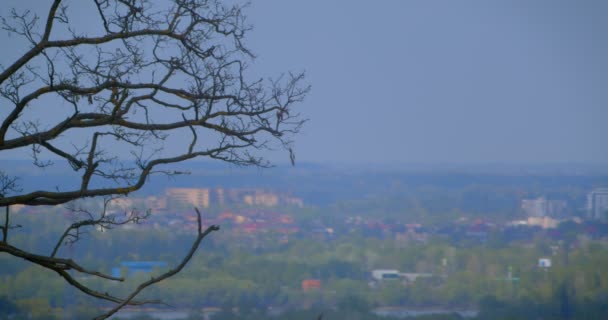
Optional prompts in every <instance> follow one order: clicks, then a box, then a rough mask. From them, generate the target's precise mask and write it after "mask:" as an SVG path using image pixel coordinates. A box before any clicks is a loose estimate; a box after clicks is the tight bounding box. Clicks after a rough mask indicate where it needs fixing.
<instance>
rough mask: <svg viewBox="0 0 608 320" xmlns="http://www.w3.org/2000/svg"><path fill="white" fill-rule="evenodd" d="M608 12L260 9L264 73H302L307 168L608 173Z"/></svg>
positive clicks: (394, 6) (581, 6)
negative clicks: (306, 85)
mask: <svg viewBox="0 0 608 320" xmlns="http://www.w3.org/2000/svg"><path fill="white" fill-rule="evenodd" d="M606 17H608V1H601V0H599V1H559V0H557V1H556V0H549V1H429V0H423V1H397V0H394V1H321V0H318V1H312V0H308V1H289V0H280V1H279V0H275V1H254V2H253V4H252V5H251V8H250V11H249V18H250V22H251V23H252V24H253V25H254V26H255V30H254V32H253V34H252V35H251V37H250V38H249V40H250V41H249V43H250V45H251V47H253V49H254V51H255V52H256V53H257V54H258V56H259V58H258V59H257V60H256V62H257V65H256V68H257V70H260V72H262V73H269V74H275V73H278V72H280V71H281V70H306V71H307V73H308V76H309V77H308V79H309V81H310V83H311V84H312V86H313V90H312V93H311V94H310V96H309V97H308V99H307V100H306V102H305V103H304V105H302V109H303V110H305V111H304V113H305V114H306V116H307V117H308V118H310V123H309V124H308V126H307V127H306V130H305V132H304V133H303V134H302V135H301V136H300V137H299V138H298V140H297V142H298V143H297V151H298V157H299V159H304V160H311V161H348V162H385V161H386V162H397V163H399V162H405V163H407V162H433V163H450V162H458V163H471V162H472V163H479V162H500V163H521V162H534V163H538V162H561V163H563V162H566V163H571V162H594V163H608V33H607V32H606V30H608V19H607V18H606Z"/></svg>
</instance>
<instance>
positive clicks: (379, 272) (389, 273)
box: [372, 269, 400, 281]
mask: <svg viewBox="0 0 608 320" xmlns="http://www.w3.org/2000/svg"><path fill="white" fill-rule="evenodd" d="M399 276H400V275H399V270H392V269H376V270H372V278H373V279H374V280H378V281H382V280H393V279H399Z"/></svg>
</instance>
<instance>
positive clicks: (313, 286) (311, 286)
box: [302, 279, 321, 291]
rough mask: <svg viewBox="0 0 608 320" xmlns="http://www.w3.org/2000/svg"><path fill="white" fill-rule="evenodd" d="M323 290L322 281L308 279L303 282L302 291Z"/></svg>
mask: <svg viewBox="0 0 608 320" xmlns="http://www.w3.org/2000/svg"><path fill="white" fill-rule="evenodd" d="M319 289H321V280H318V279H306V280H303V281H302V290H303V291H311V290H319Z"/></svg>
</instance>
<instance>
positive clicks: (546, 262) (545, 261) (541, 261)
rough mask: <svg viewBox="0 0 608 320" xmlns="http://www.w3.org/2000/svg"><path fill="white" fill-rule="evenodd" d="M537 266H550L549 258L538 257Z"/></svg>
mask: <svg viewBox="0 0 608 320" xmlns="http://www.w3.org/2000/svg"><path fill="white" fill-rule="evenodd" d="M538 266H539V267H541V268H550V267H551V259H549V258H540V259H538Z"/></svg>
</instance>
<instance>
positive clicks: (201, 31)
mask: <svg viewBox="0 0 608 320" xmlns="http://www.w3.org/2000/svg"><path fill="white" fill-rule="evenodd" d="M93 2H94V6H91V8H92V12H90V14H89V15H88V16H90V17H91V28H92V29H90V30H92V31H90V33H88V34H85V33H79V31H78V29H79V26H78V25H74V24H73V23H72V21H73V20H75V19H71V17H73V16H74V15H75V14H81V15H82V14H86V13H82V12H76V11H75V10H72V8H71V7H70V5H69V4H67V3H65V2H62V1H61V0H53V1H52V2H51V4H50V7H49V8H48V10H46V12H45V13H44V14H40V13H38V14H40V16H41V17H39V16H38V15H37V14H36V13H35V12H34V11H27V10H26V11H24V12H17V11H16V10H10V11H7V12H8V14H7V16H6V17H1V19H0V27H2V28H3V29H4V30H6V31H8V32H10V33H12V34H13V35H14V36H16V37H19V38H21V39H23V40H25V43H26V44H27V47H24V48H23V54H22V55H21V56H20V57H18V58H17V59H15V60H14V61H0V104H1V105H2V106H3V108H2V111H1V112H0V152H2V151H9V150H16V151H18V152H19V151H27V152H29V153H30V154H31V157H32V165H33V167H34V168H35V167H36V166H37V167H51V166H55V165H58V164H69V166H70V167H71V168H72V169H73V172H72V173H73V175H74V176H75V177H77V178H78V182H77V183H73V184H68V183H66V184H64V185H61V190H60V189H59V188H55V189H50V190H47V189H34V190H26V191H23V190H21V189H20V188H19V186H18V184H17V182H18V180H17V178H16V177H12V176H9V174H8V173H5V172H3V171H0V207H5V208H6V212H5V221H4V224H2V225H0V229H1V230H2V242H0V252H7V253H9V254H11V255H13V256H16V257H19V258H23V259H25V260H28V261H30V262H32V263H35V264H38V265H40V266H42V267H45V268H47V269H50V270H54V271H56V272H57V273H59V274H60V275H61V276H62V277H63V278H64V279H65V280H66V281H67V282H68V283H69V284H71V285H73V286H74V287H76V288H78V289H79V290H80V291H82V292H84V293H86V294H88V295H91V296H94V297H97V298H100V299H104V300H108V301H113V302H115V303H117V305H116V308H114V309H113V310H112V311H111V312H109V313H108V316H109V315H111V314H113V313H114V312H116V310H118V309H119V308H120V307H122V306H124V305H126V304H131V305H136V304H141V303H146V301H134V300H133V298H134V297H135V296H136V295H137V294H138V293H139V292H140V291H141V290H143V289H144V288H146V287H147V286H149V285H152V284H154V283H156V282H158V281H161V280H163V279H165V278H168V277H170V276H172V275H173V274H175V273H177V272H179V270H181V269H182V268H183V267H184V266H185V264H186V263H187V262H188V260H189V259H190V257H191V256H192V254H194V252H195V250H196V248H197V247H198V245H199V243H200V241H201V240H202V239H203V238H204V237H205V236H206V235H207V234H209V233H210V232H212V231H215V230H217V229H218V227H216V226H212V227H210V228H208V229H207V230H205V231H203V230H201V222H200V219H201V218H200V213H199V212H198V210H197V215H198V219H199V231H198V237H197V239H196V241H195V243H194V244H193V247H192V249H191V250H190V252H189V254H188V255H187V256H186V257H185V258H184V260H183V261H182V263H180V264H179V265H178V266H177V267H176V268H175V269H172V270H170V271H169V272H167V273H165V274H163V275H161V276H160V277H158V278H155V279H152V280H150V281H148V282H146V283H143V284H142V285H140V286H139V287H138V288H137V290H135V291H134V292H133V294H132V295H130V296H129V297H127V298H125V299H120V298H117V297H113V296H109V295H107V294H104V293H100V292H97V291H94V290H92V289H90V288H88V287H87V286H85V285H83V284H81V283H80V282H78V281H77V280H76V279H75V278H74V277H72V276H71V274H70V272H79V273H84V274H90V275H93V276H96V277H100V278H104V279H108V280H115V281H122V280H123V279H122V278H113V277H111V276H109V275H106V274H103V273H98V272H95V271H93V270H88V269H85V268H83V267H82V266H80V265H79V264H77V263H76V262H74V261H72V260H69V259H61V258H58V257H57V255H58V254H59V253H60V251H59V249H60V247H61V245H62V244H65V243H68V244H69V243H73V242H74V241H77V240H78V239H79V238H80V237H81V236H82V232H84V230H86V229H87V228H90V227H93V226H99V227H101V228H112V227H114V226H117V225H121V224H124V223H136V222H138V221H140V219H142V218H144V217H145V215H144V216H140V215H138V214H136V213H135V212H131V213H130V214H129V215H127V216H125V217H120V218H119V217H117V216H112V215H108V214H106V210H105V209H106V207H104V210H103V211H102V212H101V213H100V214H97V215H94V214H93V212H86V211H85V210H81V212H80V213H82V214H84V215H85V218H84V219H81V220H79V221H77V222H74V223H73V224H71V225H70V226H68V227H67V228H66V230H65V231H64V232H63V234H62V235H61V236H60V237H59V239H58V241H57V244H56V245H55V247H54V248H53V250H52V252H51V253H50V255H49V256H42V255H37V254H34V253H30V252H26V251H23V250H21V249H19V248H16V247H14V246H12V245H11V244H9V243H8V231H9V229H11V228H13V227H15V226H12V225H11V224H10V211H9V207H10V206H13V205H30V206H37V205H58V204H65V203H70V202H71V201H73V200H76V199H82V198H88V197H108V199H111V198H112V197H115V196H125V195H128V194H130V193H132V192H134V191H136V190H139V189H140V188H142V186H143V185H144V184H145V183H146V181H147V180H148V179H149V178H150V176H152V175H155V174H168V175H174V174H179V173H180V171H176V170H174V169H172V168H171V166H172V165H174V164H177V163H180V162H183V161H187V160H191V159H194V158H199V157H207V158H211V159H216V160H219V161H224V162H228V163H230V164H234V165H243V166H259V167H267V166H269V165H270V163H269V162H268V161H267V160H266V159H265V158H264V157H263V155H264V152H265V151H267V150H275V149H281V150H284V151H286V153H288V154H289V159H290V161H291V162H292V163H293V162H294V161H295V153H294V151H293V142H292V141H293V140H292V139H293V136H294V135H295V134H297V133H298V132H299V130H300V129H301V127H302V125H303V124H304V123H305V121H306V119H304V118H303V117H302V116H301V114H300V113H299V112H298V111H297V109H296V108H295V106H296V105H297V104H298V103H300V102H301V101H302V100H303V99H304V97H305V96H306V95H307V94H308V92H309V90H310V87H309V86H308V85H306V84H305V79H304V74H303V73H295V74H294V73H286V74H284V75H283V76H280V77H278V78H276V79H266V78H260V77H259V76H258V75H252V74H250V73H249V70H248V69H247V65H248V63H250V62H251V61H252V58H253V57H254V55H253V53H252V52H251V51H250V50H249V49H248V48H247V45H246V41H245V39H246V35H247V33H248V31H249V30H250V29H251V26H249V25H248V24H247V22H246V19H245V18H246V17H245V15H244V12H243V6H242V5H238V4H235V5H227V4H225V3H224V2H222V1H221V0H166V2H158V1H154V2H152V1H151V0H93ZM58 28H59V29H58ZM7 45H11V44H7ZM0 59H6V58H0ZM250 79H256V80H253V81H251V80H250ZM40 110H43V111H40ZM184 137H186V138H184ZM176 141H177V142H176ZM49 155H52V156H53V157H54V158H53V161H50V158H49ZM105 206H107V202H106V204H105Z"/></svg>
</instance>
